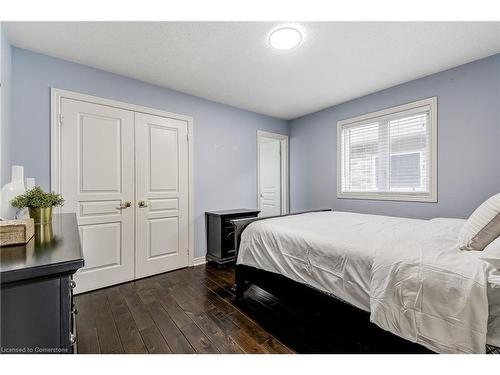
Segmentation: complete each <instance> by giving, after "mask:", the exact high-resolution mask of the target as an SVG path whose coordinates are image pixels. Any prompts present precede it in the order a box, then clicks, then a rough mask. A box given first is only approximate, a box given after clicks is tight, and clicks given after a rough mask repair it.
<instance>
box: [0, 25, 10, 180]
mask: <svg viewBox="0 0 500 375" xmlns="http://www.w3.org/2000/svg"><path fill="white" fill-rule="evenodd" d="M1 27H2V26H1V25H0V33H1V36H0V39H1V51H0V53H1V56H0V59H1V62H0V66H1V74H0V76H1V78H0V80H1V83H2V101H1V106H2V108H1V112H2V115H1V124H0V188H1V187H2V186H3V185H4V184H5V183H7V182H8V181H10V164H11V163H10V142H9V140H10V138H11V130H10V129H11V121H10V113H11V112H10V111H11V57H12V56H11V52H12V48H11V46H10V43H9V42H8V40H7V38H6V37H5V34H4V33H3V30H2V29H1Z"/></svg>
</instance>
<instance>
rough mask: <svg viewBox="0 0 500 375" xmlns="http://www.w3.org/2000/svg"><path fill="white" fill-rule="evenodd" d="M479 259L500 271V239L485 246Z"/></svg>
mask: <svg viewBox="0 0 500 375" xmlns="http://www.w3.org/2000/svg"><path fill="white" fill-rule="evenodd" d="M479 258H480V259H482V260H484V261H485V262H488V263H489V264H491V265H492V266H493V267H495V268H496V269H497V270H500V237H498V238H497V239H496V240H495V241H493V242H492V243H490V244H489V245H488V246H486V247H485V248H484V250H483V251H481V255H479Z"/></svg>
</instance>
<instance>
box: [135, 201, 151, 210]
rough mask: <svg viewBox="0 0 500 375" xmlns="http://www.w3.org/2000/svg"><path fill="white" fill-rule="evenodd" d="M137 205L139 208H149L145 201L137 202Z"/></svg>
mask: <svg viewBox="0 0 500 375" xmlns="http://www.w3.org/2000/svg"><path fill="white" fill-rule="evenodd" d="M137 205H138V206H139V208H146V207H148V206H149V203H148V202H147V201H139V202H137Z"/></svg>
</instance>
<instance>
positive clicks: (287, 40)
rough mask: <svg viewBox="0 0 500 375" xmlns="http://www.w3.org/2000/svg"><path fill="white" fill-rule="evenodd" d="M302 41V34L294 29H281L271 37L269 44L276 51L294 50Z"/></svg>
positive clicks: (275, 31)
mask: <svg viewBox="0 0 500 375" xmlns="http://www.w3.org/2000/svg"><path fill="white" fill-rule="evenodd" d="M301 41H302V34H301V33H300V31H299V30H297V29H294V28H293V27H281V28H279V29H276V30H274V31H273V32H272V33H271V35H269V44H270V45H271V47H273V48H276V49H292V48H295V47H297V46H298V45H299V44H300V42H301Z"/></svg>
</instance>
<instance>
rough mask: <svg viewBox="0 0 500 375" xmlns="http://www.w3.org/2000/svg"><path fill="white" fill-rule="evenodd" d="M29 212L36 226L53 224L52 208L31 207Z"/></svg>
mask: <svg viewBox="0 0 500 375" xmlns="http://www.w3.org/2000/svg"><path fill="white" fill-rule="evenodd" d="M29 211H30V217H31V218H32V219H33V220H34V222H35V225H41V224H52V207H38V208H31V207H30V209H29Z"/></svg>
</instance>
